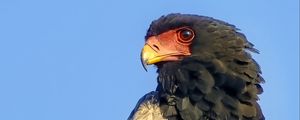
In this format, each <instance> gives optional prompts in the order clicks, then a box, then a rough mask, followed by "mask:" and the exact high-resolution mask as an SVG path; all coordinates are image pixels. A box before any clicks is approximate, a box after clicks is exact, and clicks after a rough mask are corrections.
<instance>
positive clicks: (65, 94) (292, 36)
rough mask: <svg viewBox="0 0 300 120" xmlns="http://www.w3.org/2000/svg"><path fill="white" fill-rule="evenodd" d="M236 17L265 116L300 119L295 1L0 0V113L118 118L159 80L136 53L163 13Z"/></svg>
mask: <svg viewBox="0 0 300 120" xmlns="http://www.w3.org/2000/svg"><path fill="white" fill-rule="evenodd" d="M174 12H175V13H178V12H179V13H192V14H199V15H206V16H211V17H214V18H217V19H221V20H224V21H227V22H229V23H231V24H234V25H236V26H237V27H238V28H240V29H241V30H242V32H243V33H244V34H245V35H246V36H247V38H248V40H249V41H251V42H252V43H254V44H255V46H256V48H257V49H259V50H260V51H261V54H255V55H253V56H254V58H255V59H256V60H257V61H258V63H259V64H260V65H261V67H262V70H263V77H264V78H265V80H266V83H265V84H264V85H263V87H264V89H265V92H264V93H263V95H261V96H260V98H261V100H260V102H259V103H260V104H261V106H262V109H263V111H264V114H265V117H266V118H267V120H298V119H299V1H298V0H285V1H283V0H247V1H246V0H223V1H220V0H206V1H204V0H193V1H192V0H190V1H187V0H186V1H182V0H169V1H167V0H161V1H158V0H148V1H142V0H123V1H121V0H119V1H118V0H107V1H101V0H85V1H83V0H82V1H79V0H0V120H125V119H127V117H128V115H129V113H130V112H131V110H132V109H133V108H134V106H135V104H136V102H137V101H138V99H139V98H140V97H141V96H143V95H144V94H145V93H147V92H150V91H151V90H154V89H155V87H156V80H155V79H156V73H155V68H154V67H150V70H149V72H145V71H144V70H143V68H142V66H141V64H140V58H139V54H140V51H141V48H142V46H143V44H144V36H145V33H146V30H147V28H148V27H149V24H150V23H151V21H152V20H154V19H157V18H158V17H160V16H161V15H164V14H168V13H174Z"/></svg>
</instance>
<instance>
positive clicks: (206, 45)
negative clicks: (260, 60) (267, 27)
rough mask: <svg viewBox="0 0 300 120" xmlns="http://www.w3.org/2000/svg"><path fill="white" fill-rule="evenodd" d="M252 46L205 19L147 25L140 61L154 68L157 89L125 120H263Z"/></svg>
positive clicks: (174, 18) (171, 18) (179, 17)
mask: <svg viewBox="0 0 300 120" xmlns="http://www.w3.org/2000/svg"><path fill="white" fill-rule="evenodd" d="M253 46H254V45H253V44H252V43H250V42H249V41H248V40H247V38H246V37H245V35H244V34H242V33H241V32H239V29H237V28H236V27H235V26H234V25H231V24H229V23H226V22H223V21H221V20H217V19H214V18H211V17H206V16H200V15H192V14H180V13H172V14H169V15H166V16H162V17H160V18H159V19H157V20H155V21H153V22H152V23H151V25H150V27H149V29H148V31H147V34H146V36H145V45H144V47H143V49H142V52H141V61H142V64H143V66H144V67H145V65H152V64H154V65H155V66H156V67H157V73H158V76H157V83H158V85H157V88H156V90H155V91H152V92H149V93H148V94H146V95H144V96H143V97H142V98H141V99H140V100H139V101H138V103H137V105H136V107H135V108H134V110H133V111H132V112H131V114H130V116H129V118H128V120H264V119H265V118H264V116H263V113H262V111H261V109H260V106H259V104H258V102H257V101H258V100H259V98H258V95H259V94H261V93H262V92H263V88H262V87H261V84H262V83H263V82H264V79H263V78H262V77H261V70H260V67H259V65H258V64H257V62H256V61H255V60H254V59H253V58H252V57H251V54H250V53H251V52H254V53H258V52H259V51H258V50H257V49H255V48H254V47H253Z"/></svg>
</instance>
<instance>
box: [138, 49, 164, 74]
mask: <svg viewBox="0 0 300 120" xmlns="http://www.w3.org/2000/svg"><path fill="white" fill-rule="evenodd" d="M163 58H164V57H163V56H160V55H159V54H158V53H157V51H155V50H154V49H152V48H151V47H150V45H148V44H146V45H145V46H144V48H143V49H142V52H141V62H142V65H143V68H144V69H145V71H147V68H146V66H147V65H151V64H154V63H158V62H160V61H161V60H162V59H163Z"/></svg>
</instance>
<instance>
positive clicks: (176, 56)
mask: <svg viewBox="0 0 300 120" xmlns="http://www.w3.org/2000/svg"><path fill="white" fill-rule="evenodd" d="M187 31H188V32H190V33H191V34H188V35H186V36H184V33H183V32H187ZM194 36H195V35H194V32H193V30H192V29H190V28H188V27H181V28H176V29H172V30H169V31H166V32H164V33H162V34H159V35H157V36H152V37H149V38H148V39H147V41H146V44H147V45H149V46H150V47H151V48H152V49H153V50H154V51H155V52H157V54H158V55H159V56H164V57H163V58H162V59H161V61H160V62H163V61H178V60H180V59H182V57H184V56H189V55H191V50H190V47H189V46H190V44H191V43H192V40H193V38H194Z"/></svg>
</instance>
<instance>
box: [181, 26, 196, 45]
mask: <svg viewBox="0 0 300 120" xmlns="http://www.w3.org/2000/svg"><path fill="white" fill-rule="evenodd" d="M177 35H178V38H179V41H180V42H182V43H189V42H191V41H192V40H193V38H194V36H195V34H194V31H193V30H192V29H190V28H182V29H179V30H178V33H177Z"/></svg>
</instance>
